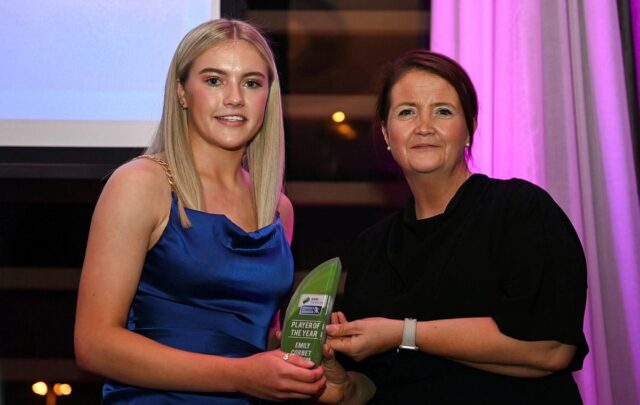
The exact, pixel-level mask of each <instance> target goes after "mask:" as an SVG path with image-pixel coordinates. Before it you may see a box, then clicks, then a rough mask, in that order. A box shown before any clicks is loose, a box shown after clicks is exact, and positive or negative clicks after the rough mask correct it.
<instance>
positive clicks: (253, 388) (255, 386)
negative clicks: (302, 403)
mask: <svg viewBox="0 0 640 405" xmlns="http://www.w3.org/2000/svg"><path fill="white" fill-rule="evenodd" d="M285 358H286V360H285ZM238 361H239V367H238V371H239V374H238V381H239V386H238V388H237V390H238V391H240V392H243V393H245V394H248V395H251V396H253V397H257V398H262V399H267V400H272V401H273V400H276V401H283V400H286V399H308V398H312V397H314V396H316V395H318V394H319V393H320V392H321V391H322V389H323V387H324V386H325V384H326V378H325V377H324V370H323V368H322V367H317V368H315V369H312V367H313V365H314V363H313V362H312V361H310V360H306V359H305V358H303V357H300V356H297V355H295V354H291V353H289V354H287V356H286V357H285V353H284V352H283V351H281V350H279V349H278V350H271V351H268V352H263V353H258V354H254V355H252V356H249V357H246V358H244V359H238Z"/></svg>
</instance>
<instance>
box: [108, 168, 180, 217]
mask: <svg viewBox="0 0 640 405" xmlns="http://www.w3.org/2000/svg"><path fill="white" fill-rule="evenodd" d="M170 196H171V186H170V185H169V182H168V180H167V176H166V174H165V171H164V168H163V167H162V166H161V165H159V164H158V163H156V162H154V161H152V160H149V159H135V160H132V161H130V162H128V163H125V164H124V165H122V166H120V167H119V168H118V169H116V170H115V171H114V172H113V174H112V175H111V177H110V178H109V180H108V181H107V184H106V185H105V187H104V190H103V192H102V195H101V196H100V202H99V205H100V204H107V205H108V206H110V207H112V208H116V207H117V208H118V209H123V210H126V211H137V212H146V213H147V214H155V215H154V216H156V219H160V217H161V216H162V213H163V212H165V211H168V208H169V206H170V204H171V198H170Z"/></svg>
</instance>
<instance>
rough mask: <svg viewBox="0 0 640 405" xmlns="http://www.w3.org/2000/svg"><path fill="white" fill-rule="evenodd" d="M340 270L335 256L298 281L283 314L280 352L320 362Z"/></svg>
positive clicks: (340, 267)
mask: <svg viewBox="0 0 640 405" xmlns="http://www.w3.org/2000/svg"><path fill="white" fill-rule="evenodd" d="M341 271H342V265H341V263H340V259H339V258H337V257H334V258H333V259H329V260H327V261H326V262H324V263H321V264H320V265H318V266H317V267H316V268H315V269H313V270H311V272H310V273H309V274H308V275H307V276H306V277H305V278H304V279H303V280H302V282H301V283H300V285H298V288H296V291H295V292H294V293H293V296H292V297H291V300H290V301H289V306H288V307H287V312H286V314H285V318H284V327H283V330H282V342H281V349H282V351H283V352H286V353H293V354H296V355H298V356H300V357H304V358H306V359H309V360H311V361H313V362H314V363H315V365H316V366H318V365H320V363H321V362H322V345H323V343H324V342H325V339H326V334H325V330H324V327H325V325H326V324H327V323H328V322H329V320H330V317H331V311H332V309H333V302H334V300H335V297H336V292H337V291H338V282H339V281H340V273H341Z"/></svg>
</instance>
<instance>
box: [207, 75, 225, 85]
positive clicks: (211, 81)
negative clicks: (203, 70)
mask: <svg viewBox="0 0 640 405" xmlns="http://www.w3.org/2000/svg"><path fill="white" fill-rule="evenodd" d="M207 83H209V84H210V85H212V86H213V87H218V86H220V85H221V84H222V80H220V78H219V77H216V76H213V77H209V78H208V79H207Z"/></svg>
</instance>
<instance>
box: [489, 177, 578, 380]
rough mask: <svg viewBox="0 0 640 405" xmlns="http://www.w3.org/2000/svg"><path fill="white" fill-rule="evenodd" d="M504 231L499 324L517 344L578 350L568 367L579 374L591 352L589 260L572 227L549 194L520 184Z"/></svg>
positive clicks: (500, 251) (496, 317)
mask: <svg viewBox="0 0 640 405" xmlns="http://www.w3.org/2000/svg"><path fill="white" fill-rule="evenodd" d="M503 226H504V228H503V229H504V232H503V234H502V237H501V238H500V243H499V244H498V249H497V252H496V256H497V263H498V266H499V268H498V272H499V276H498V277H499V289H500V297H499V299H498V302H497V305H496V307H495V309H494V311H493V313H492V316H493V318H494V320H495V322H496V323H497V325H498V327H499V328H500V331H501V332H502V333H504V334H505V335H507V336H511V337H513V338H515V339H520V340H526V341H534V340H557V341H559V342H562V343H566V344H572V345H576V346H577V347H578V350H577V352H576V355H575V357H574V359H573V361H572V363H571V364H570V366H569V368H570V369H571V370H578V369H580V368H581V367H582V361H583V359H584V357H585V355H586V354H587V352H588V347H587V343H586V340H585V337H584V333H583V329H582V327H583V318H584V309H585V302H586V289H587V281H586V260H585V257H584V252H583V250H582V245H581V244H580V240H579V239H578V236H577V234H576V232H575V230H574V228H573V226H572V225H571V222H570V221H569V219H568V218H567V216H566V215H565V214H564V212H563V211H562V209H561V208H560V207H559V206H558V205H557V204H556V203H555V202H554V201H553V199H552V198H551V197H550V196H549V195H548V194H547V193H546V192H545V191H543V190H542V189H540V188H538V187H536V186H533V185H532V184H529V183H525V182H521V183H518V184H517V185H516V187H515V188H514V189H513V190H512V192H511V193H510V196H509V199H508V202H507V207H506V217H505V222H504V224H503Z"/></svg>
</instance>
